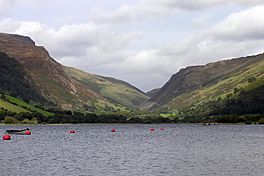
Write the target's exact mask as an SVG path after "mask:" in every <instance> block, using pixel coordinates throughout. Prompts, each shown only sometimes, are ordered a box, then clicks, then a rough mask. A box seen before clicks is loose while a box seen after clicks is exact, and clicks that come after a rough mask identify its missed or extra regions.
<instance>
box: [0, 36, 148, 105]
mask: <svg viewBox="0 0 264 176" xmlns="http://www.w3.org/2000/svg"><path fill="white" fill-rule="evenodd" d="M62 45H63V44H62ZM0 52H3V53H6V54H7V55H8V57H10V58H13V59H14V60H15V61H16V62H18V63H19V64H20V65H21V70H23V71H24V72H25V73H26V75H27V76H23V77H24V78H25V81H26V82H27V86H26V87H27V88H29V89H32V92H37V93H36V94H32V97H30V99H34V98H35V99H36V97H37V96H39V97H43V98H44V99H45V100H47V101H49V102H52V103H54V104H56V105H58V106H59V107H61V108H62V109H80V110H96V109H100V110H101V109H107V110H109V109H120V107H122V106H129V107H130V108H136V107H138V106H139V104H140V103H141V102H142V101H144V100H146V99H147V96H146V95H145V94H144V93H142V92H141V91H140V90H138V89H136V88H134V87H132V86H131V85H129V84H128V83H125V82H123V81H120V80H116V79H114V78H105V77H100V76H96V75H92V76H89V77H88V76H86V77H85V76H84V79H83V77H81V79H79V77H78V76H76V74H73V73H71V72H70V71H69V70H68V69H66V67H64V66H63V65H61V64H60V63H58V62H56V61H55V60H54V59H53V58H52V57H51V56H50V55H49V53H48V51H47V50H46V49H45V48H44V47H42V46H36V45H35V43H34V41H32V40H31V39H30V38H29V37H25V36H20V35H13V34H4V33H0ZM5 62H8V61H5ZM11 70H12V68H11ZM13 72H15V71H13ZM75 72H76V71H75ZM2 74H6V73H5V72H4V71H3V72H2ZM84 75H85V74H84ZM87 75H91V74H87ZM100 81H101V82H100ZM8 84H9V83H8ZM9 86H10V84H9ZM107 86H109V87H107ZM12 87H16V84H14V85H12ZM17 88H18V91H20V92H21V91H25V88H23V87H19V86H18V87H17ZM3 90H6V88H3ZM18 91H16V92H18ZM18 95H19V96H21V94H20V93H18ZM38 99H39V98H37V100H38ZM115 103H118V104H119V105H118V104H115ZM121 109H122V108H121Z"/></svg>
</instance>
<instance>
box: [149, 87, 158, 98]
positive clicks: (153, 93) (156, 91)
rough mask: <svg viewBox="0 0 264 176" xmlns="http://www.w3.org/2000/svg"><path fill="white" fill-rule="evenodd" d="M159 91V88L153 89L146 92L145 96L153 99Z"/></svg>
mask: <svg viewBox="0 0 264 176" xmlns="http://www.w3.org/2000/svg"><path fill="white" fill-rule="evenodd" d="M159 91H160V88H157V89H153V90H150V91H148V92H147V95H148V96H149V97H154V96H155V95H156V94H157V93H158V92H159Z"/></svg>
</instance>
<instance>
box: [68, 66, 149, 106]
mask: <svg viewBox="0 0 264 176" xmlns="http://www.w3.org/2000/svg"><path fill="white" fill-rule="evenodd" d="M64 70H65V73H66V74H67V75H68V76H70V77H72V78H75V79H77V80H78V81H80V82H82V83H83V84H85V85H86V86H87V87H88V88H89V89H91V90H93V91H94V92H96V93H98V94H100V95H102V96H103V97H104V98H106V99H108V100H109V101H110V102H112V103H118V104H122V105H125V106H127V107H130V108H139V107H140V105H141V103H143V102H145V101H146V100H147V99H148V97H147V96H146V95H145V93H143V92H142V91H140V90H139V89H137V88H135V87H134V86H132V85H130V84H129V83H127V82H124V81H121V80H117V79H115V78H109V77H103V76H98V75H93V74H90V73H86V72H83V71H81V70H78V69H75V68H70V67H64Z"/></svg>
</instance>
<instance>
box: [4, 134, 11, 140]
mask: <svg viewBox="0 0 264 176" xmlns="http://www.w3.org/2000/svg"><path fill="white" fill-rule="evenodd" d="M10 139H11V136H10V135H8V134H5V135H4V136H3V140H10Z"/></svg>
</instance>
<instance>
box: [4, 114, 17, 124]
mask: <svg viewBox="0 0 264 176" xmlns="http://www.w3.org/2000/svg"><path fill="white" fill-rule="evenodd" d="M3 122H4V123H6V124H14V123H17V122H18V120H17V119H16V118H14V117H10V116H7V117H5V119H4V121H3Z"/></svg>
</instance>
